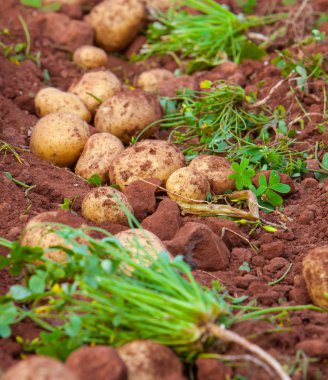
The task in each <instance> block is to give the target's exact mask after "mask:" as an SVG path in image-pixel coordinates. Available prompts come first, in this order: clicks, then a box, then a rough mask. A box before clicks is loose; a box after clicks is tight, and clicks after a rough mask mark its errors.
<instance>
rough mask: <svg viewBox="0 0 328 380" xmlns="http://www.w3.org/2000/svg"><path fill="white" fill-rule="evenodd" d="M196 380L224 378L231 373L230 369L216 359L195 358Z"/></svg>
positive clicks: (222, 379) (219, 379)
mask: <svg viewBox="0 0 328 380" xmlns="http://www.w3.org/2000/svg"><path fill="white" fill-rule="evenodd" d="M196 371H197V377H196V379H197V380H226V379H227V378H230V377H231V375H232V369H231V368H229V367H227V366H225V365H224V364H223V363H221V362H220V361H218V360H216V359H205V358H198V359H196Z"/></svg>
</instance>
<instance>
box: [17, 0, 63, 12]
mask: <svg viewBox="0 0 328 380" xmlns="http://www.w3.org/2000/svg"><path fill="white" fill-rule="evenodd" d="M20 3H21V4H22V5H26V6H28V7H32V8H37V9H40V10H42V11H53V12H55V11H59V10H60V8H61V3H60V1H54V2H53V3H51V4H47V5H43V4H42V0H20Z"/></svg>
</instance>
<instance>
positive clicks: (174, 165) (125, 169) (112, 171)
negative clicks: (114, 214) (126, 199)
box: [109, 140, 185, 190]
mask: <svg viewBox="0 0 328 380" xmlns="http://www.w3.org/2000/svg"><path fill="white" fill-rule="evenodd" d="M184 165H185V158H184V156H183V154H182V153H181V152H180V151H179V149H178V148H176V147H175V146H174V145H173V144H171V143H169V142H168V141H163V140H143V141H140V142H138V143H136V144H134V145H132V146H130V147H129V148H127V149H125V150H124V151H123V152H122V153H121V154H119V155H117V156H116V157H115V158H114V160H113V161H112V163H111V165H110V167H109V178H110V182H111V183H112V184H117V185H119V186H120V188H121V189H122V190H123V189H124V188H125V186H127V185H128V184H130V183H131V182H133V181H136V180H137V179H139V178H142V179H147V178H157V179H159V180H161V181H162V182H163V183H164V184H165V183H166V180H167V179H168V177H169V176H170V175H171V174H172V173H173V172H174V171H175V170H177V169H179V168H181V167H183V166H184Z"/></svg>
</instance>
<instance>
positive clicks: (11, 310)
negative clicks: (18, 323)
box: [0, 303, 18, 326]
mask: <svg viewBox="0 0 328 380" xmlns="http://www.w3.org/2000/svg"><path fill="white" fill-rule="evenodd" d="M17 314H18V311H17V309H16V306H15V305H14V304H13V303H6V304H2V305H1V304H0V325H1V326H5V325H10V324H11V323H13V322H14V321H15V319H16V317H17Z"/></svg>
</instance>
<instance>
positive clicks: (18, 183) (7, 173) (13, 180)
mask: <svg viewBox="0 0 328 380" xmlns="http://www.w3.org/2000/svg"><path fill="white" fill-rule="evenodd" d="M4 174H5V176H6V177H7V178H8V179H10V180H11V181H12V182H14V183H15V184H16V185H19V186H22V187H25V188H26V189H30V188H31V187H34V185H27V184H26V183H24V182H21V181H18V180H17V179H15V178H14V177H13V176H12V175H11V173H9V172H4Z"/></svg>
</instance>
